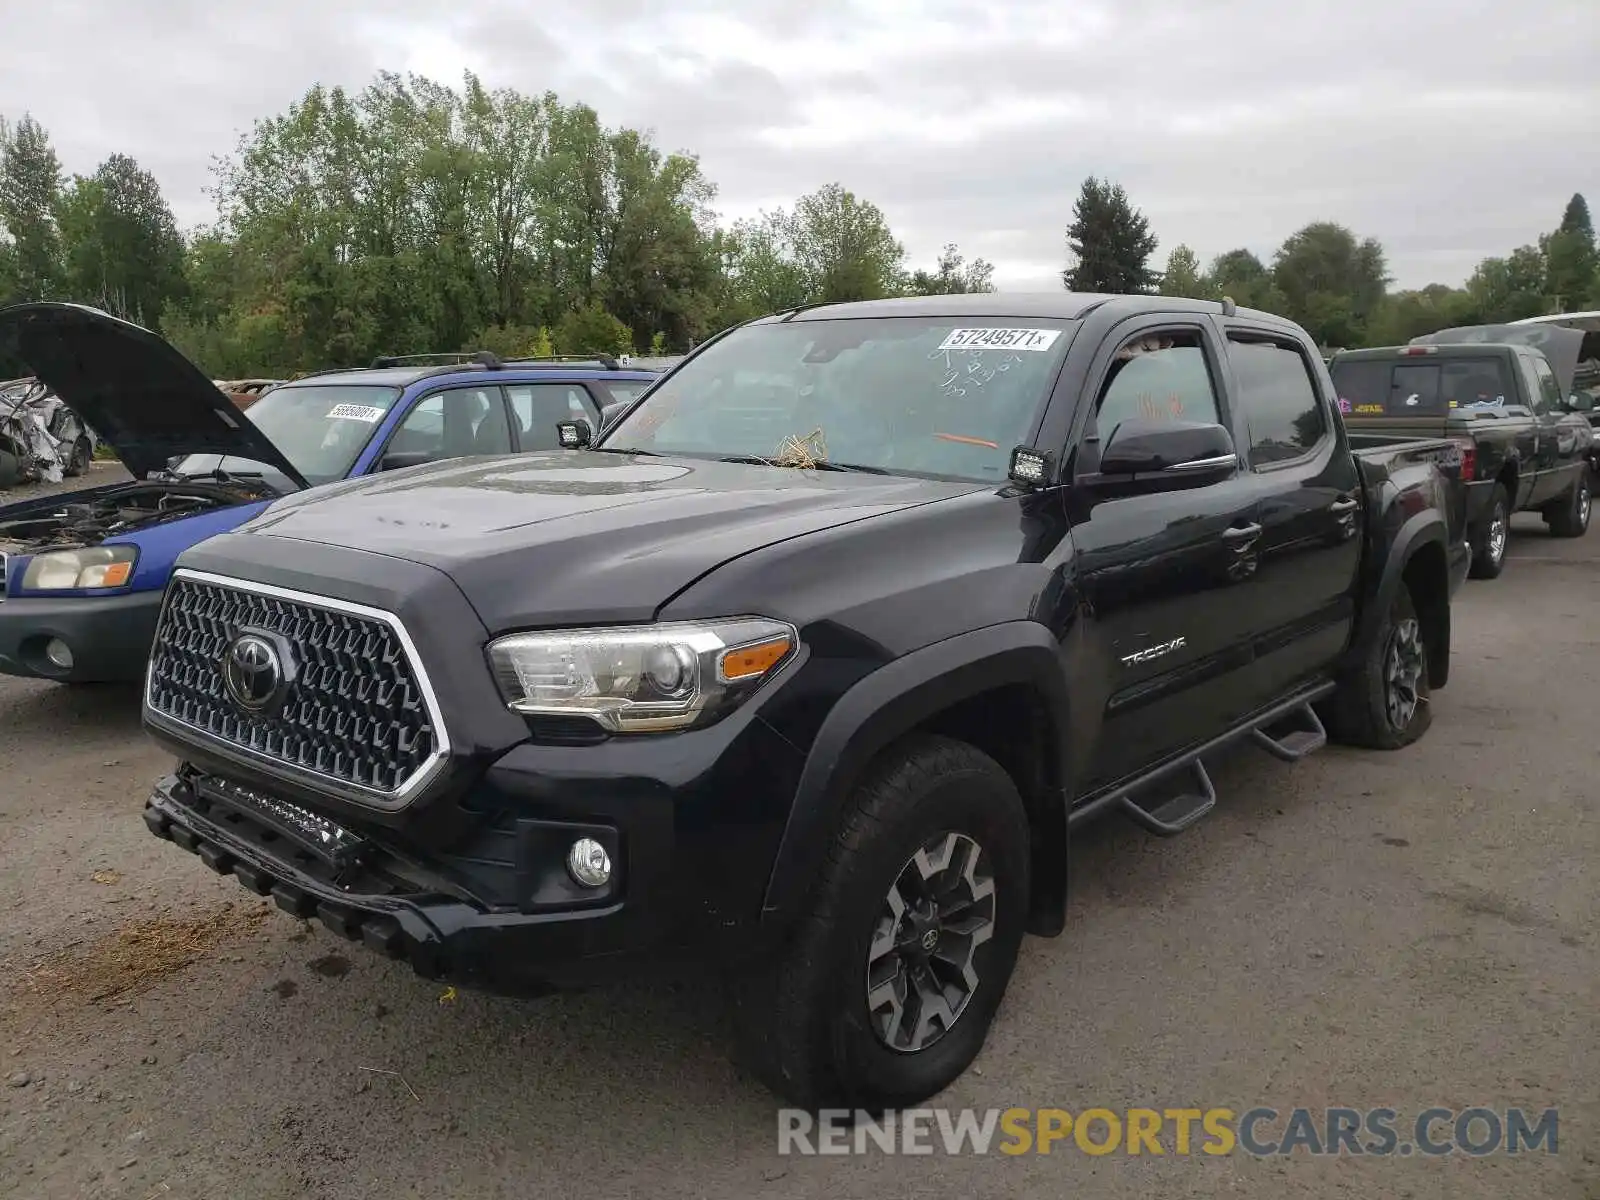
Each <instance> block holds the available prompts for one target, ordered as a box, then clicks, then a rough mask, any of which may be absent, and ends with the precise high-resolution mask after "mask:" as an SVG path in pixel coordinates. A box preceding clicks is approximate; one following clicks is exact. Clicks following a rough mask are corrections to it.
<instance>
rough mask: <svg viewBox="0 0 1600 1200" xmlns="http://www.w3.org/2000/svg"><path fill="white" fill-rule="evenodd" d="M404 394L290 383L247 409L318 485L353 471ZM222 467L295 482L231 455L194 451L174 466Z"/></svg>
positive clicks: (287, 485)
mask: <svg viewBox="0 0 1600 1200" xmlns="http://www.w3.org/2000/svg"><path fill="white" fill-rule="evenodd" d="M399 395H400V389H398V388H392V387H378V386H376V385H374V384H364V383H357V384H349V383H345V384H304V385H300V386H296V385H294V384H286V385H284V386H281V387H276V388H274V389H273V390H272V391H270V392H267V393H266V394H265V395H263V396H262V397H261V399H259V400H257V401H256V402H255V403H254V404H252V405H251V406H250V407H249V408H248V409H246V410H245V412H244V414H243V415H244V418H245V420H247V421H249V422H250V423H251V424H252V425H254V426H255V427H256V428H257V429H259V430H261V432H262V433H264V434H266V436H267V439H268V440H269V441H271V442H272V444H273V445H274V446H276V447H277V448H278V449H279V450H281V451H282V452H283V456H284V457H285V458H287V459H288V460H289V462H290V463H291V464H292V465H293V466H294V469H295V470H297V471H299V472H300V474H302V475H304V476H305V479H306V482H307V483H309V484H312V485H313V486H315V485H316V484H319V483H332V482H333V481H334V480H336V479H343V478H344V477H345V476H346V475H348V474H349V473H350V468H351V467H353V466H355V462H356V459H357V458H358V457H359V456H360V454H361V451H362V450H364V449H365V448H366V445H367V442H368V441H370V440H371V438H372V432H373V430H374V429H376V428H377V426H378V422H379V421H381V420H383V416H384V414H385V413H387V412H388V411H389V407H390V406H391V405H392V404H393V403H394V402H395V399H396V397H398V396H399ZM219 467H220V469H221V470H223V471H225V472H228V473H230V474H262V475H265V476H266V478H267V481H268V482H269V483H273V484H274V485H275V486H278V487H279V488H280V490H287V491H292V490H294V486H295V485H294V484H293V482H291V481H290V480H288V479H284V478H283V477H282V475H281V474H280V473H279V472H277V471H274V470H272V468H271V467H268V466H264V465H263V464H261V463H258V462H254V461H252V460H250V459H246V458H235V457H233V456H232V455H226V456H224V455H220V454H191V455H189V456H188V457H187V458H185V459H184V460H183V461H182V462H181V463H179V464H178V465H177V466H176V467H174V468H173V470H174V471H175V472H176V473H177V474H179V475H208V474H210V473H212V472H213V471H216V470H217V469H219ZM280 481H281V482H280Z"/></svg>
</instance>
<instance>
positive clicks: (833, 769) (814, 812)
mask: <svg viewBox="0 0 1600 1200" xmlns="http://www.w3.org/2000/svg"><path fill="white" fill-rule="evenodd" d="M1015 684H1028V685H1031V686H1033V687H1035V688H1037V689H1038V690H1039V693H1040V695H1041V696H1042V697H1043V698H1044V701H1045V704H1046V708H1047V711H1048V713H1049V717H1050V723H1051V726H1052V731H1053V733H1054V739H1053V741H1054V747H1055V750H1056V753H1057V756H1058V758H1057V761H1056V763H1055V764H1053V765H1054V766H1055V768H1056V771H1057V772H1058V774H1057V775H1056V778H1058V779H1060V780H1063V781H1065V780H1066V779H1068V778H1069V776H1068V774H1067V745H1068V740H1067V738H1068V724H1067V721H1068V705H1067V687H1066V677H1065V675H1064V673H1063V672H1062V669H1061V647H1060V645H1059V644H1058V643H1057V641H1056V639H1055V638H1054V636H1053V635H1052V634H1051V633H1050V631H1049V629H1047V628H1046V627H1045V626H1044V625H1041V624H1039V623H1038V622H1036V621H1008V622H1006V623H1004V624H1000V625H991V626H988V627H986V628H984V629H979V630H974V631H973V632H971V633H963V634H958V635H957V636H955V637H952V638H947V639H945V640H943V641H939V642H935V643H933V644H932V645H929V646H925V647H923V648H922V649H920V650H914V651H912V652H911V653H910V654H906V655H904V656H902V657H900V658H897V659H895V660H893V661H892V662H889V663H887V664H886V665H884V666H882V667H880V668H879V669H877V670H876V671H873V672H872V673H871V674H869V675H867V676H866V677H865V678H863V679H861V680H860V681H858V682H857V683H856V684H855V685H854V686H853V687H851V688H850V690H849V691H847V692H845V694H844V695H843V696H841V697H840V699H839V700H838V702H837V703H836V704H834V706H833V708H832V710H831V711H830V712H829V713H828V715H827V717H826V718H825V719H824V720H823V722H822V727H821V728H820V729H819V730H818V731H817V736H816V738H815V740H814V741H813V742H812V744H811V749H810V751H809V752H808V753H807V755H806V762H805V766H804V768H803V769H802V771H801V775H800V784H799V787H798V788H797V789H796V791H795V798H794V803H793V805H792V806H791V807H790V810H789V819H788V822H787V824H786V825H785V827H784V831H783V838H782V840H781V842H780V843H779V846H778V853H777V857H776V858H775V860H774V862H773V868H772V874H771V876H770V877H769V879H768V882H767V891H766V896H765V899H764V901H763V904H762V910H761V920H762V924H763V925H767V926H771V925H773V924H782V923H784V922H786V921H787V920H788V919H789V918H790V917H792V916H793V915H794V913H795V910H796V909H797V908H798V906H799V904H800V903H801V902H802V900H803V898H804V896H805V894H806V892H807V890H808V889H809V887H810V885H811V882H812V881H813V880H814V879H815V878H816V875H817V872H818V870H820V868H821V865H822V862H823V859H824V856H825V855H826V854H827V850H828V846H829V843H830V841H831V839H832V837H833V833H834V830H835V829H836V828H837V827H838V818H839V815H840V813H841V812H843V810H844V806H845V803H846V802H847V800H848V798H849V796H850V792H851V790H852V789H853V788H854V786H855V783H856V780H857V779H859V778H860V776H861V773H862V772H863V771H864V770H865V769H866V767H867V765H868V764H869V763H870V762H871V761H872V760H873V758H875V757H876V756H877V755H878V754H879V753H880V752H881V751H882V750H883V749H884V748H885V747H887V746H889V745H890V744H891V743H893V742H894V741H896V740H897V739H899V738H900V737H903V736H904V735H905V734H907V733H909V732H910V731H911V730H913V729H915V728H916V727H917V726H918V725H920V724H922V723H923V722H924V721H926V720H927V719H928V718H929V717H931V716H933V715H934V714H935V713H938V712H941V711H943V710H944V709H946V708H949V707H950V706H951V705H953V704H957V703H959V702H960V701H962V700H966V699H969V698H971V697H973V696H976V695H978V694H980V693H982V692H985V691H988V690H990V689H992V688H997V687H1005V686H1008V685H1015ZM1062 827H1063V829H1064V828H1065V803H1064V801H1063V820H1062ZM1061 849H1062V853H1063V855H1064V854H1065V851H1066V847H1065V844H1063V845H1062V847H1061Z"/></svg>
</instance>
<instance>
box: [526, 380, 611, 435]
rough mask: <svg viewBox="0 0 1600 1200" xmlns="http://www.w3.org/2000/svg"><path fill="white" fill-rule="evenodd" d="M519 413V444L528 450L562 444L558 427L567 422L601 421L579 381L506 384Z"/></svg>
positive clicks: (591, 399) (591, 400)
mask: <svg viewBox="0 0 1600 1200" xmlns="http://www.w3.org/2000/svg"><path fill="white" fill-rule="evenodd" d="M506 394H507V395H508V396H510V397H511V410H512V411H513V412H515V413H516V414H517V423H518V424H519V425H521V427H522V428H521V429H520V430H519V431H518V438H519V444H520V445H521V447H522V448H523V449H524V450H554V449H556V448H557V447H558V446H559V445H560V440H559V436H558V434H557V432H556V427H557V426H558V425H560V424H561V423H562V422H563V421H588V422H589V424H590V425H591V426H593V425H595V424H596V423H597V419H598V417H599V415H600V414H599V412H598V411H596V409H595V406H594V400H593V398H591V397H590V395H589V393H588V392H587V391H585V390H584V388H583V386H582V385H581V384H576V383H513V384H508V385H507V386H506Z"/></svg>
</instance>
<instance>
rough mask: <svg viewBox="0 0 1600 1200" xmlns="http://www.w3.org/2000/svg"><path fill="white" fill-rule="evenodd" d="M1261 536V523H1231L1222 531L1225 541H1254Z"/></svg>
mask: <svg viewBox="0 0 1600 1200" xmlns="http://www.w3.org/2000/svg"><path fill="white" fill-rule="evenodd" d="M1260 536H1261V526H1259V525H1230V526H1228V528H1226V529H1224V530H1223V531H1222V540H1223V541H1225V542H1253V541H1255V540H1256V538H1258V537H1260Z"/></svg>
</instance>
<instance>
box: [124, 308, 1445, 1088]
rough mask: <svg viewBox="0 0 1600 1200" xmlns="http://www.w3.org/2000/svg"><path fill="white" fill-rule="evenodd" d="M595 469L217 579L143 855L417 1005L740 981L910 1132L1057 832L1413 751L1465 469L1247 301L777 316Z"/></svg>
mask: <svg viewBox="0 0 1600 1200" xmlns="http://www.w3.org/2000/svg"><path fill="white" fill-rule="evenodd" d="M592 437H593V431H592V430H590V429H589V428H588V426H587V425H586V424H584V423H581V422H570V421H569V422H566V423H563V425H562V427H561V444H563V445H567V446H572V447H574V449H571V450H567V451H552V452H544V453H538V454H531V455H523V456H517V457H496V458H483V459H476V460H470V461H460V462H456V463H453V464H449V465H440V466H430V467H421V468H417V469H413V470H404V471H399V472H394V473H388V474H385V475H384V476H382V477H378V478H373V479H368V480H361V481H353V482H349V483H337V484H333V485H331V486H329V487H325V488H319V489H316V490H314V491H309V492H304V493H299V494H296V495H293V496H289V497H286V498H284V499H283V500H280V501H278V502H277V503H275V504H273V505H272V507H271V508H270V509H268V510H267V511H266V512H265V513H263V514H262V515H261V516H259V517H258V518H257V519H255V520H254V521H252V522H251V523H249V524H248V525H246V526H243V527H241V528H240V529H239V530H237V531H235V532H232V533H228V534H224V535H222V536H219V537H215V538H212V539H210V540H208V541H207V542H205V543H204V544H202V545H200V546H198V547H195V548H194V549H191V550H189V551H187V552H186V553H185V554H184V555H183V557H182V560H181V562H180V564H179V569H178V571H177V573H176V574H175V576H174V578H173V581H172V583H171V585H170V586H169V588H168V589H167V595H166V602H165V605H164V608H163V613H162V616H161V619H160V623H159V626H158V631H157V634H156V640H155V646H154V650H153V654H152V658H151V664H150V669H149V675H148V679H147V683H146V691H145V699H144V720H145V724H146V727H147V728H148V729H149V731H150V732H151V733H152V734H153V735H154V736H155V737H156V738H157V739H158V740H159V741H160V742H161V743H162V744H164V745H166V746H168V747H170V748H171V749H172V750H173V751H174V752H176V754H177V755H178V756H179V757H180V759H181V760H182V761H181V762H180V764H179V766H178V767H177V769H176V771H175V772H174V773H173V774H171V775H169V776H167V777H165V778H163V779H162V780H160V781H159V783H158V784H157V785H156V787H155V790H154V792H153V794H152V796H151V798H150V800H149V802H148V806H147V808H146V810H145V821H146V823H147V825H148V826H149V828H150V830H151V831H152V832H153V833H155V834H156V835H157V836H159V837H162V838H166V839H169V840H171V841H173V842H175V843H177V844H178V845H179V846H181V847H182V848H184V849H186V850H189V851H191V852H193V853H195V854H198V855H199V857H200V858H201V859H202V860H203V861H204V862H205V864H206V865H207V866H208V867H210V868H211V869H213V870H215V871H218V872H220V873H224V874H227V873H232V874H233V875H235V876H236V877H237V878H238V880H239V881H240V882H241V883H242V884H243V885H244V886H245V887H247V888H249V889H251V890H252V891H255V892H257V893H259V894H261V895H271V896H272V897H273V898H274V899H275V900H276V902H277V903H278V904H279V905H280V906H281V907H283V908H284V909H286V910H287V911H289V912H291V913H294V914H296V915H298V916H301V917H306V918H310V917H316V918H318V919H320V920H321V921H322V922H323V923H324V924H326V925H327V926H328V927H329V928H331V929H333V930H335V931H337V932H338V933H340V934H342V935H344V936H346V937H348V938H351V939H353V940H358V941H361V942H363V943H365V944H366V945H368V946H369V947H371V948H373V949H374V950H376V951H378V952H380V953H384V954H387V955H391V956H393V957H395V958H398V959H403V960H405V961H408V962H409V963H410V964H411V965H412V967H413V968H414V969H415V970H417V971H418V972H420V973H422V974H423V975H425V976H427V977H430V978H447V979H450V980H452V981H456V982H459V983H462V984H466V985H473V986H479V987H484V988H493V989H503V990H508V991H524V990H527V991H537V990H541V989H545V988H548V987H552V986H555V987H561V986H581V985H583V984H586V983H590V982H594V981H598V980H601V979H605V978H612V977H616V976H618V975H622V974H627V973H638V972H641V971H642V970H644V968H645V967H646V966H647V965H659V964H660V962H661V961H662V960H668V961H671V962H673V963H674V964H676V965H678V966H679V967H681V966H682V965H683V964H684V963H689V964H693V965H694V968H695V969H697V970H701V971H704V972H706V973H713V972H716V973H726V974H728V975H731V976H732V979H731V981H730V982H731V983H732V985H733V987H732V990H733V994H734V995H735V997H736V998H737V1005H736V1007H737V1011H738V1013H739V1024H740V1028H741V1030H742V1034H743V1045H744V1048H745V1051H746V1052H747V1053H748V1059H749V1062H750V1064H751V1066H752V1067H753V1068H754V1069H755V1070H756V1071H757V1072H758V1073H759V1074H760V1076H761V1077H762V1078H763V1079H765V1080H766V1081H767V1082H768V1083H769V1084H770V1085H771V1086H772V1087H773V1088H775V1089H776V1090H777V1091H779V1092H780V1093H781V1094H783V1095H785V1096H787V1097H789V1098H791V1099H792V1100H794V1101H797V1102H799V1103H803V1104H812V1105H815V1104H824V1103H833V1104H843V1105H846V1106H862V1107H874V1108H877V1107H884V1106H896V1105H901V1104H906V1103H913V1102H915V1101H918V1100H920V1099H922V1098H925V1097H927V1096H929V1095H931V1094H933V1093H935V1092H937V1091H938V1090H940V1089H941V1088H943V1087H944V1086H945V1085H947V1084H949V1083H950V1082H951V1081H952V1080H954V1079H955V1078H956V1077H957V1076H958V1075H960V1074H961V1072H962V1071H963V1070H964V1069H965V1068H966V1066H967V1065H968V1064H969V1063H970V1062H971V1061H972V1059H973V1057H974V1056H975V1055H976V1054H977V1053H978V1051H979V1049H980V1048H981V1046H982V1044H983V1042H984V1039H985V1036H986V1034H987V1031H988V1028H989V1025H990V1022H991V1020H992V1018H993V1017H994V1015H995V1012H996V1009H997V1007H998V1005H999V1003H1000V1000H1001V997H1002V995H1003V994H1004V992H1005V990H1006V984H1007V980H1008V979H1009V977H1010V975H1011V971H1012V967H1013V965H1014V963H1015V961H1016V958H1017V954H1018V950H1019V947H1020V944H1021V942H1022V938H1023V935H1024V933H1025V932H1029V931H1031V932H1033V933H1036V934H1041V935H1055V934H1058V933H1060V932H1061V930H1062V928H1063V925H1064V921H1065V906H1066V896H1067V886H1066V885H1067V864H1068V855H1067V843H1068V835H1069V830H1070V829H1071V828H1072V827H1073V826H1075V825H1077V824H1078V823H1079V822H1081V821H1084V820H1087V819H1089V818H1091V817H1094V816H1096V815H1100V814H1106V813H1122V814H1124V815H1125V816H1127V817H1129V818H1131V819H1132V820H1134V821H1136V822H1138V823H1139V824H1140V825H1142V826H1143V827H1145V828H1146V829H1148V830H1150V831H1152V832H1154V833H1156V834H1161V835H1171V834H1177V833H1181V832H1182V831H1183V830H1185V829H1186V828H1188V827H1189V826H1191V825H1192V824H1193V823H1194V822H1195V821H1197V820H1199V819H1200V818H1202V817H1203V816H1205V815H1206V814H1207V813H1208V812H1210V811H1211V810H1212V808H1213V806H1214V805H1215V804H1216V802H1217V796H1216V792H1215V790H1214V789H1213V786H1212V781H1211V778H1210V776H1209V775H1208V774H1207V771H1206V767H1205V765H1204V762H1203V759H1202V756H1203V755H1207V754H1209V753H1210V752H1212V751H1215V750H1217V749H1219V748H1221V747H1223V746H1226V745H1228V744H1230V743H1233V742H1236V741H1250V742H1253V743H1254V744H1256V745H1258V746H1260V747H1261V748H1263V749H1265V750H1266V751H1268V752H1269V753H1271V754H1273V755H1276V756H1278V757H1279V758H1282V759H1284V760H1289V761H1292V760H1295V759H1298V758H1301V757H1303V756H1304V755H1306V754H1308V753H1311V752H1312V751H1314V750H1316V749H1318V748H1319V747H1320V746H1321V745H1323V744H1324V742H1325V740H1326V739H1327V738H1328V737H1329V736H1332V737H1334V738H1336V739H1340V740H1343V741H1346V742H1349V743H1353V744H1356V745H1361V746H1368V747H1374V748H1380V749H1394V748H1398V747H1401V746H1404V745H1406V744H1408V743H1410V742H1412V741H1414V740H1415V739H1416V738H1418V737H1419V736H1421V735H1422V733H1423V732H1424V730H1426V728H1427V727H1428V725H1429V722H1430V721H1431V717H1432V709H1431V706H1430V705H1429V703H1428V698H1429V692H1430V689H1432V688H1438V687H1440V686H1442V685H1443V684H1444V683H1445V681H1446V679H1447V677H1448V674H1449V668H1450V606H1451V595H1452V593H1453V591H1454V589H1455V587H1456V586H1457V585H1458V584H1459V582H1460V580H1461V579H1462V578H1463V577H1464V576H1465V573H1466V568H1467V551H1466V546H1465V544H1464V542H1463V540H1462V537H1461V530H1460V529H1459V528H1452V526H1451V514H1452V513H1457V512H1459V511H1460V508H1461V502H1460V498H1459V496H1457V495H1455V494H1453V493H1454V489H1457V488H1459V486H1460V481H1459V459H1458V449H1457V447H1456V445H1455V444H1454V443H1453V442H1451V441H1450V440H1449V439H1445V438H1433V439H1415V440H1413V441H1411V442H1407V443H1400V444H1395V445H1392V446H1386V447H1381V448H1376V449H1372V450H1368V451H1363V452H1361V453H1359V454H1355V453H1352V451H1351V449H1350V446H1349V442H1348V439H1347V437H1346V433H1345V429H1344V426H1343V424H1342V423H1341V422H1340V421H1339V419H1338V416H1337V409H1336V404H1335V399H1334V392H1333V388H1332V383H1331V381H1330V379H1329V377H1328V373H1327V370H1326V368H1325V366H1324V364H1323V362H1322V361H1321V359H1320V358H1319V356H1318V354H1317V351H1316V347H1315V345H1314V343H1313V342H1312V341H1311V340H1310V339H1309V338H1308V336H1307V335H1306V334H1305V332H1304V331H1303V330H1301V329H1300V328H1299V327H1298V326H1295V325H1292V324H1290V323H1288V322H1286V321H1284V320H1282V319H1279V318H1276V317H1272V316H1269V315H1267V314H1264V313H1259V312H1251V311H1245V310H1240V309H1236V308H1235V307H1234V306H1233V305H1232V304H1230V303H1227V302H1224V303H1222V304H1218V303H1208V302H1203V301H1190V300H1180V299H1172V298H1167V297H1151V296H1136V297H1135V296H1092V295H1078V294H1072V293H1053V294H1046V295H1038V296H1029V295H1020V296H1008V295H1005V294H980V295H958V296H936V297H923V298H915V299H899V300H886V301H878V302H873V303H862V304H845V305H831V306H825V307H817V308H807V309H802V310H795V311H790V312H787V313H783V314H779V315H775V316H771V317H766V318H762V319H760V320H757V321H754V322H751V323H748V324H746V325H743V326H740V327H738V328H736V329H733V330H730V331H728V332H726V333H724V334H722V335H720V336H719V337H717V338H715V339H712V340H710V341H708V342H707V343H705V344H704V345H703V346H701V347H699V348H698V349H697V350H696V351H694V352H693V353H692V354H691V355H689V356H688V357H687V358H686V359H685V360H684V361H683V362H681V363H679V364H678V365H677V366H676V367H675V368H674V369H673V370H672V371H671V372H670V373H668V374H667V375H666V376H664V377H663V378H662V379H661V380H660V381H659V382H658V383H656V385H655V386H653V387H652V388H650V389H649V390H648V391H647V392H645V393H644V394H643V395H641V396H640V397H639V398H637V399H636V400H634V401H633V402H632V403H631V404H630V405H629V407H628V408H627V409H626V411H624V412H623V413H622V414H621V416H620V417H619V418H617V419H616V420H615V421H614V422H608V424H607V427H606V428H605V429H604V430H603V431H602V432H601V433H600V435H599V437H598V439H597V440H595V443H594V445H592V446H590V445H589V442H590V441H591V439H592ZM1147 983H1148V981H1146V983H1145V984H1141V983H1138V982H1137V981H1129V986H1130V987H1136V986H1147Z"/></svg>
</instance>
